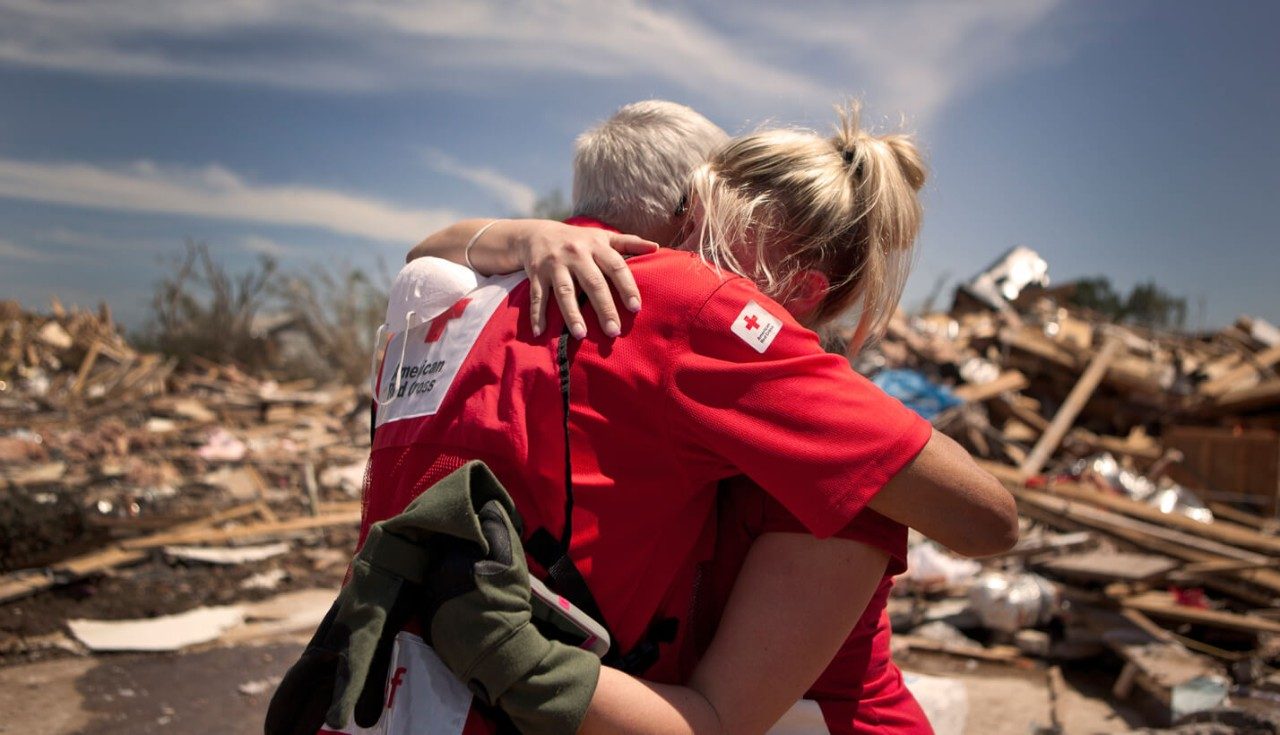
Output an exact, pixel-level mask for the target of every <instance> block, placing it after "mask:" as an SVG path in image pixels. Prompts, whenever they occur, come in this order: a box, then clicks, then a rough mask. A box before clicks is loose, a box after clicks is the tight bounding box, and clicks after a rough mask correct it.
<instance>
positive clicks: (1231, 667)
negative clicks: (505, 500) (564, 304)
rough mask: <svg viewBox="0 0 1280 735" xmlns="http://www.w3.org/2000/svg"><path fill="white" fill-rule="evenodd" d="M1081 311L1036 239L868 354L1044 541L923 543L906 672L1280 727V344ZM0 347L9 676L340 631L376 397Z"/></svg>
mask: <svg viewBox="0 0 1280 735" xmlns="http://www.w3.org/2000/svg"><path fill="white" fill-rule="evenodd" d="M1064 293H1066V291H1064V290H1063V289H1062V288H1059V289H1050V288H1049V286H1048V265H1047V264H1046V263H1044V261H1043V260H1042V259H1041V258H1040V257H1039V256H1038V255H1037V254H1036V253H1035V252H1034V251H1031V250H1030V249H1027V248H1019V249H1016V250H1014V251H1011V252H1010V253H1009V254H1008V255H1007V256H1005V257H1003V258H1001V259H1000V260H999V261H997V263H996V264H995V265H994V266H993V267H992V268H991V269H988V270H987V271H984V272H983V273H981V274H979V275H978V276H976V277H975V278H973V279H971V280H970V281H969V282H967V283H966V284H964V285H963V286H961V287H960V288H958V289H957V290H956V295H955V299H954V302H953V304H952V307H951V309H950V310H949V311H947V312H944V313H943V312H940V313H926V314H921V315H916V316H908V315H906V314H904V313H899V314H897V315H895V317H894V319H893V320H892V322H891V324H890V327H889V332H888V334H887V335H886V336H885V338H884V339H883V340H882V341H881V342H880V343H879V344H878V345H876V346H875V347H874V348H873V349H869V350H866V351H864V352H863V354H861V355H859V356H858V358H857V359H856V360H855V367H856V368H857V369H859V370H860V371H861V372H863V373H865V374H868V375H870V376H871V377H872V379H873V380H876V381H877V382H878V384H880V385H881V386H882V387H883V388H884V389H885V390H887V391H889V392H890V393H892V394H894V395H896V396H898V397H899V398H900V399H902V400H903V401H904V402H905V403H907V404H908V405H909V406H912V407H913V408H916V409H917V410H918V411H919V412H920V413H921V414H922V415H924V416H926V417H927V418H929V419H930V420H931V421H932V423H933V424H934V426H935V427H936V428H937V429H938V430H940V431H943V432H945V433H947V434H948V435H950V436H952V437H953V438H955V439H956V440H957V441H959V442H961V443H962V444H963V445H964V446H965V447H966V448H967V449H968V450H969V451H970V452H971V453H973V455H974V456H975V457H977V458H978V459H979V461H980V462H981V463H982V464H983V465H984V466H985V467H986V468H987V469H989V470H990V471H991V472H992V473H993V474H994V475H996V477H998V478H999V479H1000V480H1001V481H1002V482H1003V483H1004V484H1005V485H1006V486H1007V487H1008V488H1009V489H1010V491H1011V492H1012V493H1013V494H1014V496H1015V497H1016V499H1017V501H1018V506H1019V510H1020V512H1021V515H1022V522H1023V525H1024V528H1023V534H1022V540H1021V541H1020V542H1019V544H1018V545H1017V546H1016V547H1014V548H1013V549H1012V550H1011V551H1009V552H1007V553H1005V554H1003V555H1000V556H999V557H996V558H993V559H986V560H982V561H981V562H980V563H979V562H974V561H971V560H963V559H958V558H956V557H953V556H951V555H950V554H948V553H947V552H946V551H945V550H942V549H940V548H938V547H936V546H934V545H933V544H932V543H930V542H928V541H925V540H923V539H914V540H913V542H912V546H911V549H910V569H909V571H908V572H907V573H906V574H905V575H904V576H903V577H901V578H900V579H899V581H898V584H897V585H896V587H895V594H896V596H895V597H894V598H893V599H892V600H891V605H890V617H891V619H892V621H893V625H894V629H895V631H897V634H896V635H895V636H894V646H895V655H898V656H900V657H905V659H906V661H907V663H910V660H911V659H912V658H914V657H917V656H933V657H936V658H937V659H938V660H947V661H958V662H968V664H967V666H968V667H969V668H974V669H978V668H984V669H985V668H991V667H994V668H1002V667H1012V670H1015V671H1019V672H1021V675H1031V674H1034V675H1035V676H1043V677H1044V678H1045V680H1046V681H1047V682H1048V688H1049V692H1050V697H1049V701H1050V707H1049V708H1048V710H1047V711H1046V712H1045V713H1044V715H1043V717H1041V718H1040V720H1041V723H1042V726H1041V727H1040V728H1039V730H1038V731H1039V732H1061V731H1062V726H1061V722H1062V717H1061V712H1060V711H1059V710H1060V708H1061V707H1062V705H1061V702H1062V699H1061V697H1062V692H1063V687H1064V686H1066V685H1065V684H1064V676H1066V677H1067V679H1070V678H1071V677H1073V676H1078V675H1079V672H1080V671H1082V670H1085V671H1089V672H1092V673H1091V674H1090V675H1091V676H1095V677H1101V678H1103V679H1105V680H1106V684H1105V686H1106V687H1107V688H1109V690H1110V696H1111V698H1112V699H1113V701H1115V702H1119V703H1123V706H1125V707H1128V706H1130V705H1133V704H1134V703H1135V702H1139V701H1140V702H1143V703H1145V706H1146V711H1148V712H1150V713H1152V714H1151V716H1150V717H1149V721H1148V722H1146V723H1145V724H1149V725H1152V726H1156V727H1167V726H1177V727H1178V730H1177V731H1179V732H1192V731H1197V732H1198V731H1203V732H1211V731H1217V730H1214V729H1213V728H1216V727H1219V725H1221V724H1222V723H1230V722H1237V721H1247V722H1248V723H1250V724H1249V727H1250V728H1253V729H1251V730H1250V731H1257V732H1272V733H1277V732H1280V724H1276V723H1278V722H1280V717H1278V716H1277V712H1280V672H1278V671H1277V665H1278V664H1280V566H1278V565H1277V560H1278V558H1280V520H1277V519H1278V517H1280V507H1278V506H1280V375H1277V372H1276V367H1277V365H1278V364H1280V330H1277V329H1276V327H1274V326H1272V325H1270V324H1268V323H1267V322H1265V321H1262V320H1260V319H1251V318H1245V317H1242V318H1241V319H1239V320H1238V321H1237V322H1236V323H1235V324H1234V325H1232V326H1230V327H1228V328H1226V329H1223V330H1220V331H1217V332H1214V333H1206V334H1183V333H1166V332H1158V331H1153V330H1149V329H1143V328H1138V327H1134V326H1129V325H1123V324H1115V323H1109V322H1107V321H1106V320H1104V319H1101V318H1100V317H1098V316H1097V315H1095V314H1092V313H1089V312H1087V311H1084V310H1080V309H1075V308H1071V307H1069V306H1066V305H1065V301H1063V299H1062V295H1063V294H1064ZM0 329H2V330H3V331H0V527H2V528H4V533H3V534H0V662H3V661H7V660H21V659H29V658H32V657H40V656H58V655H60V656H66V655H77V654H79V655H83V653H84V652H85V649H86V647H87V648H88V649H90V650H97V649H100V648H103V647H106V648H111V647H113V646H118V645H122V644H120V643H119V641H116V642H112V641H113V640H115V639H111V640H108V641H107V642H106V643H103V642H102V640H101V638H102V636H104V635H107V634H108V633H112V632H114V629H113V626H111V625H107V626H105V627H104V624H103V621H113V620H114V621H125V622H123V623H120V624H123V625H128V626H138V625H143V626H146V625H150V626H157V625H162V624H164V625H167V624H169V623H171V621H172V620H173V619H174V618H167V617H165V616H174V615H176V616H178V617H177V618H176V619H178V620H182V619H183V618H182V616H183V615H195V614H206V613H207V612H208V611H209V610H214V611H219V610H222V611H232V612H234V613H235V615H242V616H244V617H245V619H246V622H238V620H232V621H231V622H230V623H228V626H229V629H228V630H226V631H225V632H221V633H220V635H219V636H218V637H217V640H219V641H221V642H231V641H243V640H254V639H257V638H259V637H262V636H267V635H272V634H274V633H278V632H280V631H285V630H305V629H306V628H307V627H308V626H313V625H314V624H315V621H316V620H318V619H319V616H321V615H323V613H324V610H325V609H326V608H327V606H328V604H329V602H330V601H331V599H332V593H331V592H325V591H324V590H325V589H329V590H331V589H332V588H333V587H334V586H336V585H337V583H338V582H339V581H340V579H341V577H342V574H343V572H344V569H345V563H346V559H347V552H348V550H349V549H350V548H351V546H352V545H353V543H354V539H355V533H354V529H355V525H356V520H357V518H358V516H359V506H358V501H357V498H358V496H359V490H360V485H361V482H362V478H363V467H364V462H365V459H366V457H367V453H368V442H369V433H368V426H367V414H366V413H365V411H366V409H367V402H366V401H367V398H365V397H364V393H363V389H360V388H357V387H354V386H349V385H324V386H322V385H316V384H315V383H313V382H312V381H294V382H278V381H274V380H271V379H269V378H268V377H266V376H251V375H248V374H246V373H245V372H243V371H241V370H239V369H237V368H236V367H234V366H231V365H219V364H213V363H207V362H200V361H195V362H194V363H193V367H184V368H181V369H180V368H179V367H178V365H177V363H175V362H174V361H172V360H167V359H165V358H162V357H160V356H157V355H149V354H145V353H141V352H138V351H136V350H134V349H133V348H132V347H131V346H130V345H129V344H128V343H127V341H126V340H124V339H123V338H122V337H121V336H120V334H119V332H118V331H117V330H116V328H115V326H114V324H113V322H112V320H111V315H110V313H109V312H108V311H106V310H105V309H103V310H101V311H99V312H98V313H90V312H85V311H76V310H72V311H68V310H65V309H63V308H62V307H61V306H60V305H58V304H57V303H55V304H54V305H53V309H52V313H51V314H48V315H37V314H32V313H28V312H25V311H23V310H22V309H20V308H19V307H18V306H17V305H16V304H14V303H12V302H3V303H0ZM316 588H319V589H316ZM269 597H270V600H268V601H267V602H263V603H258V604H260V605H267V606H268V608H262V609H257V608H254V607H253V605H254V602H253V601H254V600H259V601H261V600H267V599H268V598H269ZM255 609H257V610H258V611H257V612H254V610H255ZM228 614H231V613H228ZM73 619H75V621H76V622H74V624H70V625H68V621H71V620H73ZM91 623H92V624H91ZM86 626H87V627H86ZM204 627H216V626H204ZM148 630H150V629H149V628H148ZM68 632H70V633H72V634H73V635H74V636H75V637H69V636H68V635H67V634H68ZM130 636H133V634H132V633H130V634H128V636H126V637H130ZM150 636H151V634H150V633H148V634H147V637H150ZM107 638H110V636H109V635H107ZM157 640H159V639H158V638H157ZM185 642H186V641H185V640H183V641H178V643H176V644H174V645H180V644H183V643H185ZM1027 672H1031V674H1028V673H1027ZM263 686H264V684H263V683H262V682H258V681H254V682H247V683H246V684H244V686H243V691H245V692H246V694H248V693H257V692H259V691H260V690H262V687H263ZM948 691H950V690H948ZM944 709H945V708H944ZM953 709H954V708H953ZM1268 722H1271V723H1273V725H1274V726H1272V725H1267V723H1268ZM1257 723H1262V724H1261V725H1259V724H1257ZM1131 724H1133V723H1131ZM1135 726H1136V725H1135ZM1229 726H1230V725H1226V726H1224V727H1229ZM962 727H963V717H962V718H961V722H960V723H959V724H957V723H950V722H949V723H948V724H947V726H946V729H949V730H955V731H959V730H960V729H961V728H962ZM1266 727H1271V728H1272V729H1270V730H1267V729H1266ZM1196 728H1200V729H1196ZM1151 732H1156V731H1155V730H1152V731H1151Z"/></svg>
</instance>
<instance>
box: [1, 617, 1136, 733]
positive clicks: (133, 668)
mask: <svg viewBox="0 0 1280 735" xmlns="http://www.w3.org/2000/svg"><path fill="white" fill-rule="evenodd" d="M302 645H303V640H302V639H301V638H300V637H298V636H292V637H290V638H288V639H284V640H277V641H273V642H271V643H269V644H264V645H257V646H236V647H218V648H212V649H207V650H202V651H197V652H192V653H184V654H123V655H114V656H96V657H93V658H61V659H57V660H51V661H41V662H36V663H29V664H21V665H16V666H10V667H7V668H0V712H4V713H5V717H4V720H3V721H2V722H0V733H41V734H43V733H48V734H49V735H61V734H66V735H126V734H127V735H145V734H147V733H167V734H176V733H182V734H186V733H192V734H195V733H201V734H203V733H225V734H226V735H239V734H241V733H244V734H245V735H250V734H253V735H256V733H260V732H261V731H262V715H263V711H264V709H265V707H266V703H267V699H268V698H269V697H270V692H271V687H272V686H274V682H275V681H276V678H275V677H279V676H280V675H281V674H282V673H283V671H284V670H285V669H286V668H287V667H288V666H289V664H290V663H291V662H292V661H293V660H294V658H295V657H296V656H297V655H298V653H299V652H300V651H301V649H302ZM905 668H907V669H908V670H914V671H919V672H921V673H927V674H930V675H934V676H950V677H955V678H958V679H959V680H960V681H961V682H962V683H963V684H964V686H965V689H966V691H967V693H968V698H969V717H968V720H967V727H966V730H965V732H966V733H967V734H970V735H1027V734H1028V733H1032V732H1034V731H1035V728H1037V727H1042V726H1045V725H1047V724H1048V723H1049V694H1048V686H1047V683H1046V679H1045V676H1044V674H1043V672H1040V671H1026V672H1024V671H1016V670H1010V669H1008V668H1006V667H995V666H982V667H978V668H976V669H970V668H969V667H967V666H966V665H965V664H964V663H963V662H960V661H956V660H954V659H945V658H938V657H932V656H931V657H929V658H927V659H926V658H923V657H920V656H913V657H912V661H911V664H910V665H909V666H907V667H905ZM1067 684H1068V692H1067V694H1066V699H1065V701H1064V702H1063V706H1062V707H1061V709H1060V711H1061V712H1062V713H1063V715H1064V722H1063V724H1064V731H1065V732H1066V733H1069V734H1070V735H1093V734H1094V733H1123V732H1129V731H1130V730H1131V729H1132V728H1133V727H1134V726H1135V724H1136V723H1137V722H1138V721H1139V720H1138V718H1137V717H1135V716H1134V715H1133V713H1125V712H1117V711H1115V710H1113V709H1112V707H1111V706H1110V705H1109V704H1108V703H1107V701H1106V700H1105V699H1102V698H1101V697H1104V696H1105V685H1104V684H1103V683H1101V682H1091V681H1090V680H1089V679H1088V678H1087V677H1077V676H1074V675H1073V674H1072V673H1071V672H1067Z"/></svg>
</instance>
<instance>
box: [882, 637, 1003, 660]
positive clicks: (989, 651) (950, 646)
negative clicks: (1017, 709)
mask: <svg viewBox="0 0 1280 735" xmlns="http://www.w3.org/2000/svg"><path fill="white" fill-rule="evenodd" d="M894 638H895V639H896V640H897V641H898V643H899V644H906V646H907V647H908V648H909V649H910V650H912V651H928V652H930V653H945V654H948V655H950V656H963V657H965V658H972V659H977V660H979V661H992V662H995V663H1013V662H1016V661H1019V660H1021V659H1022V652H1021V651H1019V650H1018V649H1017V648H1015V647H1013V646H979V645H968V644H964V643H950V642H947V641H935V640H933V639H931V638H925V637H924V636H918V635H910V634H906V635H895V636H894Z"/></svg>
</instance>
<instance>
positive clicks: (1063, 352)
mask: <svg viewBox="0 0 1280 735" xmlns="http://www.w3.org/2000/svg"><path fill="white" fill-rule="evenodd" d="M1000 341H1001V342H1003V343H1004V344H1007V345H1009V346H1010V347H1014V348H1016V349H1019V350H1022V351H1023V352H1027V353H1030V354H1032V355H1034V356H1036V357H1039V358H1041V359H1043V360H1047V361H1049V362H1052V363H1054V364H1056V365H1060V366H1062V367H1064V368H1067V369H1068V370H1073V371H1074V370H1077V369H1079V361H1078V360H1077V359H1076V356H1075V354H1073V353H1072V352H1071V351H1070V350H1067V349H1065V348H1064V347H1062V346H1061V345H1059V344H1058V343H1057V342H1054V341H1053V340H1051V339H1049V338H1048V337H1045V336H1044V333H1043V332H1041V331H1040V330H1039V329H1036V328H1034V327H1021V328H1017V327H1005V328H1004V329H1001V330H1000Z"/></svg>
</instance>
